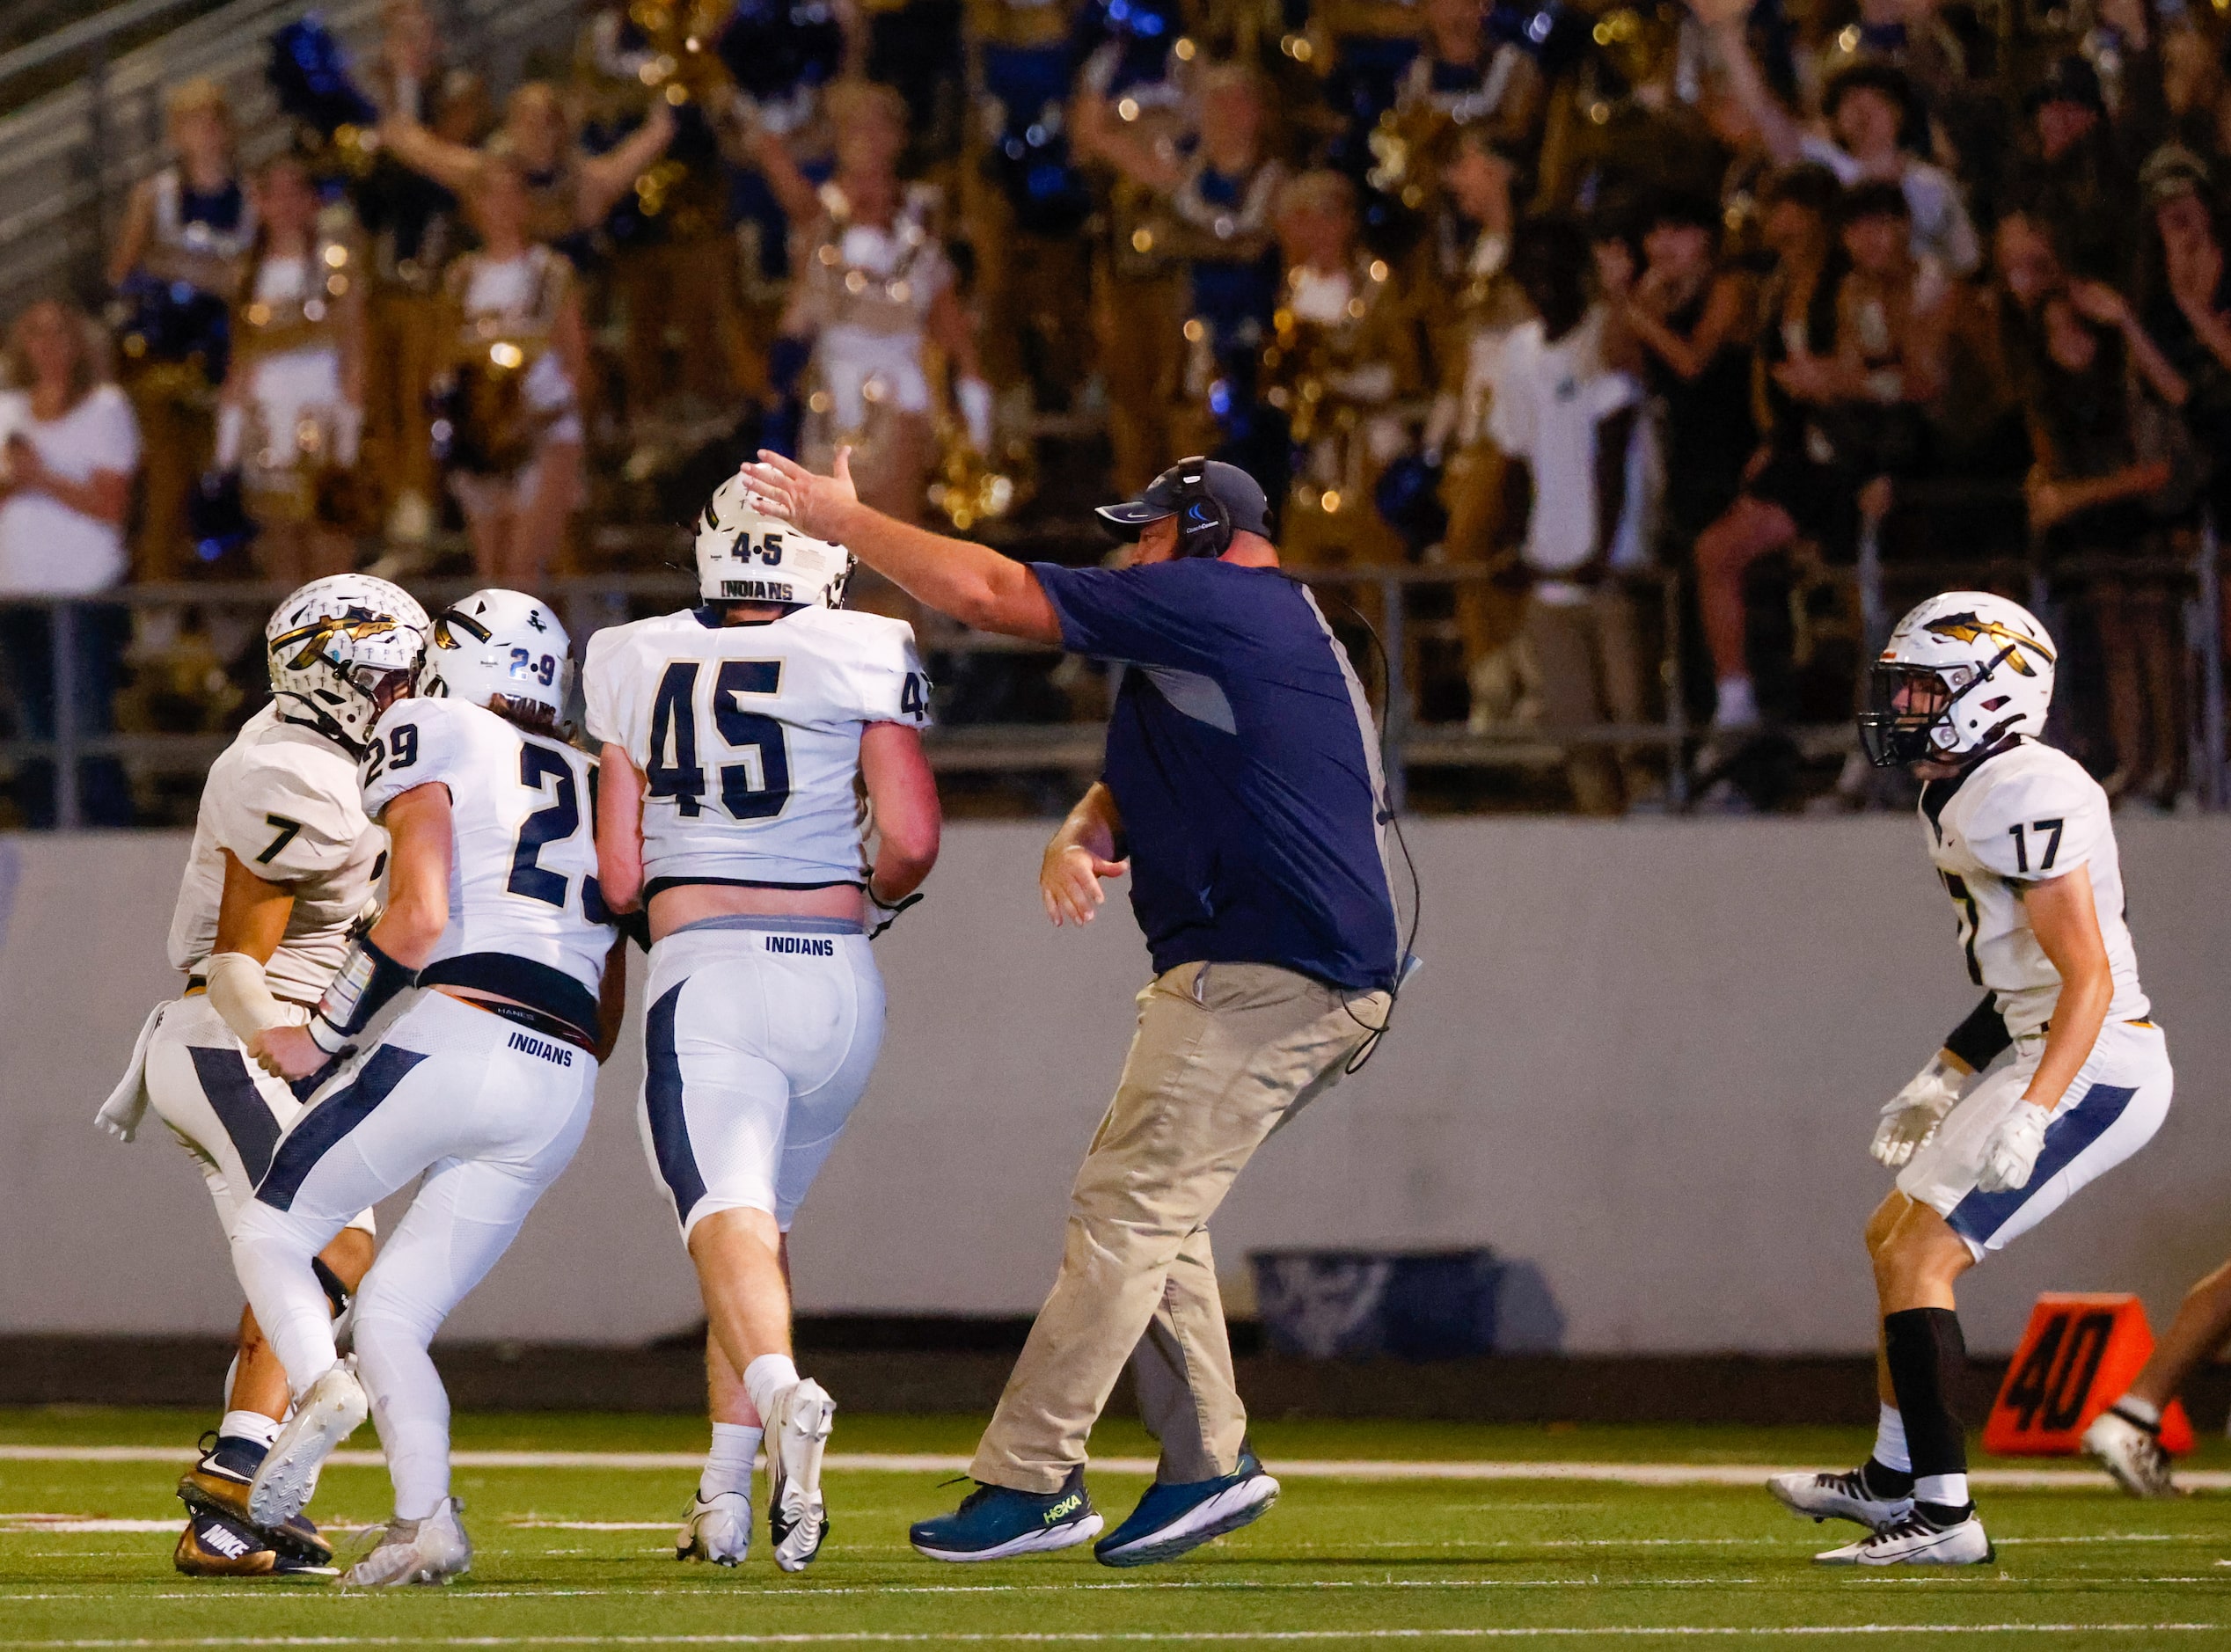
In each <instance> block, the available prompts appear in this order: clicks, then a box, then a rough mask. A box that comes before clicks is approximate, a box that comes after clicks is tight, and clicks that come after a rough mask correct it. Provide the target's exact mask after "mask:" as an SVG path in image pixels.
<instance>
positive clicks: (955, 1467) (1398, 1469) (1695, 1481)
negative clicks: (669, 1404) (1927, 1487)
mask: <svg viewBox="0 0 2231 1652" xmlns="http://www.w3.org/2000/svg"><path fill="white" fill-rule="evenodd" d="M193 1455H194V1453H193V1451H191V1450H189V1449H187V1448H184V1447H176V1446H163V1445H0V1463H176V1462H180V1461H183V1460H184V1459H186V1458H190V1457H192V1456H193ZM331 1460H332V1461H333V1464H334V1466H337V1467H342V1468H377V1467H378V1466H380V1465H381V1464H382V1463H383V1462H384V1461H385V1459H384V1458H383V1457H381V1455H380V1454H379V1453H378V1452H377V1451H336V1452H334V1453H333V1458H332V1459H331ZM450 1461H451V1462H453V1463H454V1464H455V1465H456V1466H457V1467H459V1468H593V1469H653V1470H660V1471H666V1470H695V1469H699V1468H702V1467H703V1466H705V1458H704V1456H703V1454H702V1453H700V1452H697V1451H458V1452H456V1453H454V1454H453V1455H452V1457H451V1458H450ZM825 1466H826V1467H828V1468H830V1469H832V1470H834V1471H836V1472H838V1473H867V1474H959V1473H966V1472H967V1470H968V1466H969V1458H965V1457H944V1456H939V1455H935V1454H932V1453H928V1452H888V1451H832V1452H830V1454H829V1457H828V1458H827V1459H826V1460H825ZM1093 1466H1094V1467H1095V1468H1099V1469H1103V1470H1105V1471H1106V1472H1108V1473H1111V1474H1151V1473H1153V1472H1154V1459H1153V1458H1149V1457H1101V1458H1094V1459H1093ZM1269 1468H1270V1471H1271V1473H1275V1474H1276V1475H1278V1476H1280V1477H1281V1478H1284V1479H1293V1480H1455V1481H1462V1480H1585V1481H1599V1482H1612V1483H1615V1484H1620V1485H1628V1486H1756V1485H1758V1484H1759V1482H1760V1481H1761V1480H1764V1479H1765V1478H1766V1477H1767V1475H1768V1474H1774V1473H1783V1472H1785V1470H1784V1468H1783V1467H1781V1466H1776V1465H1774V1464H1768V1463H1569V1462H1559V1461H1549V1460H1540V1461H1536V1460H1532V1459H1528V1458H1519V1459H1516V1460H1505V1461H1488V1460H1457V1461H1437V1462H1436V1461H1423V1460H1415V1461H1414V1460H1410V1459H1407V1458H1296V1459H1293V1460H1290V1461H1289V1460H1284V1459H1279V1460H1274V1461H1273V1462H1272V1463H1270V1464H1269ZM2176 1478H2177V1483H2178V1484H2179V1485H2181V1486H2185V1487H2189V1488H2191V1489H2192V1490H2194V1491H2231V1470H2223V1469H2201V1470H2194V1471H2185V1472H2181V1473H2179V1474H2178V1475H2177V1477H2176ZM1968 1479H1969V1480H1970V1481H1971V1483H1972V1484H1974V1485H1978V1486H1989V1487H1997V1488H2000V1489H2001V1490H2031V1491H2048V1490H2078V1491H2099V1490H2103V1489H2104V1488H2106V1486H2107V1483H2108V1482H2107V1480H2106V1477H2105V1476H2104V1475H2103V1474H2102V1473H2099V1472H2098V1471H2097V1470H2095V1469H2088V1468H1979V1469H1971V1470H1970V1471H1969V1473H1968Z"/></svg>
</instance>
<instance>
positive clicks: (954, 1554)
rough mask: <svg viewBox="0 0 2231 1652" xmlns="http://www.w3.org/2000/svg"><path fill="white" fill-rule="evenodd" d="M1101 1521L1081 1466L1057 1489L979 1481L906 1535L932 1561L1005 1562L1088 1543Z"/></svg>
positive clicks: (920, 1522)
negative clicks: (958, 1502)
mask: <svg viewBox="0 0 2231 1652" xmlns="http://www.w3.org/2000/svg"><path fill="white" fill-rule="evenodd" d="M1101 1524H1102V1522H1101V1517H1100V1516H1099V1514H1098V1513H1096V1512H1095V1511H1094V1508H1093V1500H1092V1496H1091V1495H1090V1494H1089V1493H1087V1492H1086V1490H1085V1471H1084V1469H1083V1468H1082V1467H1081V1466H1079V1467H1077V1468H1072V1470H1070V1471H1069V1478H1068V1479H1067V1480H1064V1481H1063V1482H1062V1484H1061V1489H1060V1490H1059V1491H1057V1492H1046V1493H1039V1492H1028V1491H1013V1490H1011V1489H1010V1488H1007V1487H1005V1486H986V1485H982V1484H979V1485H978V1486H977V1488H976V1489H975V1490H974V1491H972V1492H970V1493H969V1495H967V1496H965V1497H963V1498H962V1499H961V1506H960V1507H959V1508H958V1509H955V1510H954V1511H953V1512H952V1513H951V1514H949V1515H940V1516H938V1517H936V1518H935V1519H932V1520H918V1521H916V1522H915V1523H914V1527H913V1530H912V1531H910V1532H909V1533H908V1534H907V1536H908V1538H909V1539H910V1540H911V1542H912V1543H913V1545H914V1552H915V1553H918V1554H925V1555H927V1556H928V1557H929V1558H930V1559H931V1560H933V1561H1004V1560H1006V1558H1007V1557H1008V1556H1009V1555H1012V1554H1044V1553H1050V1551H1052V1550H1055V1549H1066V1548H1073V1547H1074V1546H1076V1545H1078V1544H1079V1543H1089V1542H1091V1541H1092V1540H1093V1539H1094V1538H1096V1537H1098V1536H1099V1535H1100V1529H1101Z"/></svg>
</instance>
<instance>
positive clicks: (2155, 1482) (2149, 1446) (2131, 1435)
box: [2084, 1406, 2177, 1497]
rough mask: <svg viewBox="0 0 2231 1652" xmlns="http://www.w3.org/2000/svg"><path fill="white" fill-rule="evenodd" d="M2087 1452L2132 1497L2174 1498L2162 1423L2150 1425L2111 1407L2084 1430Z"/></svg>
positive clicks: (2085, 1451)
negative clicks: (2163, 1444)
mask: <svg viewBox="0 0 2231 1652" xmlns="http://www.w3.org/2000/svg"><path fill="white" fill-rule="evenodd" d="M2084 1453H2085V1455H2086V1456H2088V1457H2089V1458H2092V1459H2093V1461H2095V1462H2096V1463H2097V1464H2098V1465H2099V1466H2101V1467H2102V1468H2103V1469H2105V1470H2106V1471H2107V1472H2108V1473H2110V1474H2111V1475H2113V1476H2114V1478H2115V1483H2116V1484H2117V1485H2118V1486H2120V1487H2121V1488H2123V1489H2124V1490H2125V1491H2126V1492H2128V1493H2130V1495H2132V1496H2133V1497H2174V1496H2176V1495H2177V1490H2176V1482H2175V1481H2174V1480H2171V1479H2170V1478H2169V1453H2168V1452H2167V1451H2163V1450H2162V1429H2161V1425H2160V1424H2159V1423H2154V1424H2152V1425H2150V1426H2149V1425H2147V1424H2146V1423H2143V1422H2140V1421H2139V1420H2138V1419H2137V1418H2136V1417H2133V1416H2132V1415H2131V1414H2129V1413H2128V1412H2126V1411H2124V1410H2123V1409H2122V1408H2121V1407H2114V1406H2110V1407H2108V1408H2107V1409H2106V1410H2104V1411H2103V1412H2101V1413H2100V1414H2098V1415H2097V1416H2096V1417H2094V1418H2093V1419H2092V1424H2091V1427H2089V1428H2088V1429H2085V1430H2084Z"/></svg>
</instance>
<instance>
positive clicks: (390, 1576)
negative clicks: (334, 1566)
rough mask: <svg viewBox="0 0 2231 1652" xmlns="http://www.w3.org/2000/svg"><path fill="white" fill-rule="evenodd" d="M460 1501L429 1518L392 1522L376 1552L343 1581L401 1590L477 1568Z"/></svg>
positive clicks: (447, 1503)
mask: <svg viewBox="0 0 2231 1652" xmlns="http://www.w3.org/2000/svg"><path fill="white" fill-rule="evenodd" d="M458 1511H459V1506H458V1503H457V1499H456V1498H454V1497H444V1498H443V1500H442V1506H441V1507H440V1508H438V1509H435V1511H434V1512H433V1513H432V1514H430V1515H428V1516H427V1517H426V1518H425V1519H423V1520H391V1521H389V1522H388V1523H387V1524H386V1526H385V1527H384V1529H382V1531H381V1532H380V1534H379V1541H378V1542H377V1544H375V1545H374V1546H373V1548H372V1552H371V1553H369V1554H367V1555H366V1556H365V1557H364V1558H363V1559H362V1560H361V1561H357V1562H356V1564H355V1565H354V1566H352V1567H350V1568H348V1575H347V1576H346V1577H344V1578H342V1579H341V1580H340V1581H341V1582H342V1583H345V1584H347V1585H349V1586H350V1587H352V1588H358V1589H382V1588H400V1587H402V1586H404V1585H406V1584H410V1583H448V1582H449V1581H450V1579H451V1578H452V1577H455V1576H457V1575H458V1574H459V1573H460V1572H469V1571H471V1570H472V1539H470V1538H468V1537H466V1536H465V1535H464V1524H463V1523H462V1522H461V1521H460V1520H458V1518H457V1514H458Z"/></svg>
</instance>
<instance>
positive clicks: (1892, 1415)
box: [1875, 1402, 1913, 1474]
mask: <svg viewBox="0 0 2231 1652" xmlns="http://www.w3.org/2000/svg"><path fill="white" fill-rule="evenodd" d="M1875 1460H1876V1462H1878V1463H1880V1464H1881V1465H1882V1466H1884V1468H1894V1469H1896V1470H1898V1473H1901V1474H1910V1473H1913V1458H1912V1457H1911V1456H1909V1455H1908V1454H1907V1452H1906V1450H1905V1418H1904V1417H1903V1416H1901V1415H1900V1414H1898V1407H1896V1406H1893V1405H1891V1404H1888V1403H1887V1402H1886V1403H1885V1404H1884V1407H1883V1409H1882V1414H1880V1415H1879V1416H1878V1417H1876V1421H1875Z"/></svg>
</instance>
